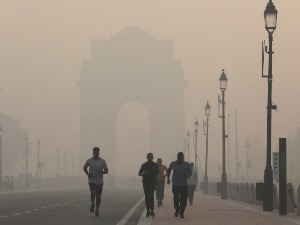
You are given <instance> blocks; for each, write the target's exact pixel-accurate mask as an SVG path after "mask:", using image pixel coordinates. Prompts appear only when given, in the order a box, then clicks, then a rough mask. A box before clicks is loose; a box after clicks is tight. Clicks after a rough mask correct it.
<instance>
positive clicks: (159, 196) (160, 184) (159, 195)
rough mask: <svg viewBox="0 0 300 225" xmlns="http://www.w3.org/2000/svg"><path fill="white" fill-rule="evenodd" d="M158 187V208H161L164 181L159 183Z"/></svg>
mask: <svg viewBox="0 0 300 225" xmlns="http://www.w3.org/2000/svg"><path fill="white" fill-rule="evenodd" d="M156 186H157V191H156V196H157V201H158V206H160V203H161V200H162V181H157V184H156Z"/></svg>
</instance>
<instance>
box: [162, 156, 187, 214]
mask: <svg viewBox="0 0 300 225" xmlns="http://www.w3.org/2000/svg"><path fill="white" fill-rule="evenodd" d="M172 170H173V175H172V192H173V197H174V198H173V199H174V208H175V214H174V216H175V217H178V215H179V214H180V218H184V211H185V208H186V204H187V195H188V187H187V179H188V178H189V177H190V176H191V175H192V171H191V168H190V164H189V163H188V162H186V161H184V155H183V152H178V154H177V160H176V161H173V162H171V163H170V166H169V168H168V175H167V176H168V181H167V183H168V184H170V175H171V171H172Z"/></svg>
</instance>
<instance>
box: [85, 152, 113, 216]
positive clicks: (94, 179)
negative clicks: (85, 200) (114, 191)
mask: <svg viewBox="0 0 300 225" xmlns="http://www.w3.org/2000/svg"><path fill="white" fill-rule="evenodd" d="M99 155H100V149H99V148H98V147H94V148H93V157H92V158H89V159H88V160H87V161H86V163H85V164H84V166H83V170H84V172H85V174H86V175H87V176H88V182H89V186H90V191H91V202H92V204H91V207H90V212H94V210H95V199H96V210H95V216H99V207H100V202H101V195H102V190H103V174H107V173H108V167H107V164H106V161H105V160H104V159H103V158H101V157H100V156H99Z"/></svg>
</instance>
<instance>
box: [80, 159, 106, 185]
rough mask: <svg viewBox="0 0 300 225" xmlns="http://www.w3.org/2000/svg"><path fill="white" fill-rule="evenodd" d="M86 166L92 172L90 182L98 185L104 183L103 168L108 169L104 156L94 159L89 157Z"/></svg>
mask: <svg viewBox="0 0 300 225" xmlns="http://www.w3.org/2000/svg"><path fill="white" fill-rule="evenodd" d="M84 167H88V170H89V173H90V174H92V175H93V176H92V177H89V183H93V184H96V185H101V184H103V174H102V171H103V169H107V165H106V161H105V160H104V159H102V158H99V159H94V157H92V158H89V159H88V160H87V161H86V163H85V164H84Z"/></svg>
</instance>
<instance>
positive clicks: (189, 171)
mask: <svg viewBox="0 0 300 225" xmlns="http://www.w3.org/2000/svg"><path fill="white" fill-rule="evenodd" d="M190 176H192V171H191V167H190V166H188V169H187V177H188V178H190Z"/></svg>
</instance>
